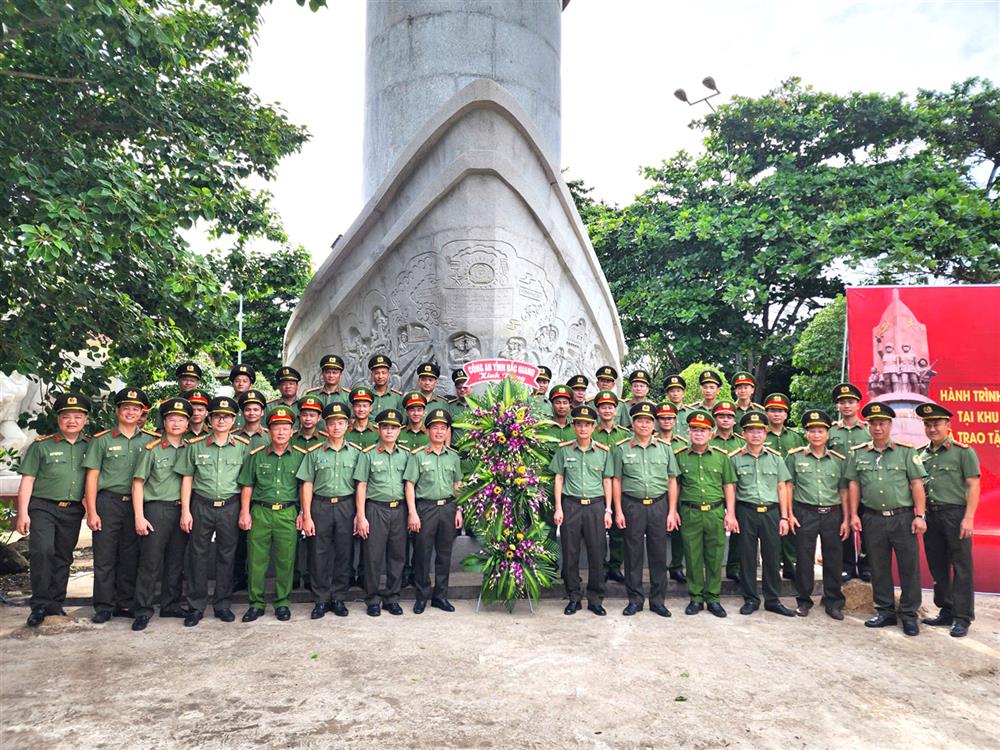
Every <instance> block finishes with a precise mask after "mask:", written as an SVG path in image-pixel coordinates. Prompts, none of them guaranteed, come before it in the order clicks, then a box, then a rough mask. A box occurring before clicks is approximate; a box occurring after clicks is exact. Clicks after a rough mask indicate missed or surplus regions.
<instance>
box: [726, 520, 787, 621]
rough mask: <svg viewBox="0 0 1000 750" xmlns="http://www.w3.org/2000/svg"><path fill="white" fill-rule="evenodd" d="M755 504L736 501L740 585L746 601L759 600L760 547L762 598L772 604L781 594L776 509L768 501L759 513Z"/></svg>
mask: <svg viewBox="0 0 1000 750" xmlns="http://www.w3.org/2000/svg"><path fill="white" fill-rule="evenodd" d="M757 507H758V506H756V505H751V504H750V503H740V502H737V503H736V520H737V521H738V522H739V524H740V536H739V540H740V589H741V590H742V593H743V599H744V601H747V602H752V603H754V604H760V592H759V590H758V588H757V548H758V547H760V566H761V578H762V579H763V584H764V602H765V603H766V604H774V603H777V602H778V598H779V597H780V596H781V535H780V534H778V521H779V517H780V515H781V514H780V509H779V508H778V504H777V503H772V504H770V505H768V506H766V507H767V510H766V511H764V512H763V513H758V512H757Z"/></svg>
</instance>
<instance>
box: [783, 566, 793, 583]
mask: <svg viewBox="0 0 1000 750" xmlns="http://www.w3.org/2000/svg"><path fill="white" fill-rule="evenodd" d="M781 577H782V578H784V579H785V580H786V581H794V580H795V569H794V568H792V569H791V570H788V568H785V569H784V570H783V571H781Z"/></svg>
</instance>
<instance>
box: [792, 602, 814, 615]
mask: <svg viewBox="0 0 1000 750" xmlns="http://www.w3.org/2000/svg"><path fill="white" fill-rule="evenodd" d="M812 608H813V605H811V604H800V605H799V606H797V607H796V608H795V614H797V615H798V616H799V617H808V616H809V610H811V609H812Z"/></svg>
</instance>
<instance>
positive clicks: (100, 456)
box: [83, 428, 157, 495]
mask: <svg viewBox="0 0 1000 750" xmlns="http://www.w3.org/2000/svg"><path fill="white" fill-rule="evenodd" d="M151 437H157V435H156V433H153V432H147V431H146V430H136V431H135V434H134V435H132V437H125V435H123V434H122V433H121V432H119V431H118V429H117V428H115V429H114V430H105V431H104V432H99V433H97V434H96V435H94V439H93V440H91V441H90V446H89V447H88V448H87V456H86V457H85V458H84V459H83V468H85V469H98V470H99V471H100V472H101V473H100V474H99V475H98V477H97V489H98V491H100V490H107V491H108V492H114V493H116V494H119V495H131V494H132V476H133V474H134V473H135V464H136V461H137V460H138V459H139V454H140V453H141V452H142V450H143V448H145V447H146V443H148V442H149V439H150V438H151Z"/></svg>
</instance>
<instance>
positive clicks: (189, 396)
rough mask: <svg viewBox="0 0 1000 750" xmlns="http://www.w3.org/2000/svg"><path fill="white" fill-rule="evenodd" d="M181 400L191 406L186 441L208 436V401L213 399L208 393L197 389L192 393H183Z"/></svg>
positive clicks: (185, 434)
mask: <svg viewBox="0 0 1000 750" xmlns="http://www.w3.org/2000/svg"><path fill="white" fill-rule="evenodd" d="M181 398H183V399H184V400H185V401H187V402H188V403H189V404H191V419H189V420H188V428H187V432H185V433H184V439H185V440H191V439H192V438H196V437H201V436H202V435H207V434H208V429H209V428H208V399H209V398H211V397H210V396H209V395H208V392H207V391H203V390H202V389H200V388H195V389H194V390H191V391H183V392H182V393H181Z"/></svg>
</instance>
